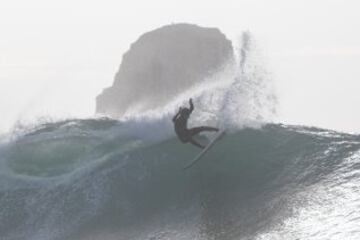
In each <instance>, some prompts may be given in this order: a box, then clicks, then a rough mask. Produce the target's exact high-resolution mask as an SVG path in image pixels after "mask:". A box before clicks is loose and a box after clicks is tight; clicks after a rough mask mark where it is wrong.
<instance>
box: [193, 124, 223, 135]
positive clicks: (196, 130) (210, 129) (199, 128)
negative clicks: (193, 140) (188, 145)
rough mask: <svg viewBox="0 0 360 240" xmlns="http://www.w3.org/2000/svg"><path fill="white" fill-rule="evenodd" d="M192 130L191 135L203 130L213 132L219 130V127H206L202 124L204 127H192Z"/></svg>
mask: <svg viewBox="0 0 360 240" xmlns="http://www.w3.org/2000/svg"><path fill="white" fill-rule="evenodd" d="M189 131H190V135H191V136H194V135H196V134H199V133H201V132H204V131H213V132H217V131H219V129H218V128H214V127H205V126H202V127H194V128H191V129H189Z"/></svg>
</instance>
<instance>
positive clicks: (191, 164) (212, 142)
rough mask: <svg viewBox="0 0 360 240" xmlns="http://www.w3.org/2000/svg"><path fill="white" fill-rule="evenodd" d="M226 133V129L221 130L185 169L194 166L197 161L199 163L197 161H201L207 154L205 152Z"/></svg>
mask: <svg viewBox="0 0 360 240" xmlns="http://www.w3.org/2000/svg"><path fill="white" fill-rule="evenodd" d="M224 135H225V131H224V130H220V132H219V133H218V134H217V135H216V136H215V137H214V139H213V140H211V141H210V143H209V144H208V145H207V146H206V147H205V148H204V149H203V150H202V151H201V152H200V153H199V154H198V155H197V156H196V157H195V158H194V160H192V161H191V162H190V163H189V164H188V165H186V166H185V167H184V168H183V169H184V170H186V169H188V168H190V167H191V166H193V165H194V164H195V163H197V161H199V160H200V159H201V158H202V157H203V156H204V155H205V153H207V152H208V151H209V150H210V149H211V148H212V146H213V145H214V144H215V142H217V141H218V140H220V138H221V137H223V136H224Z"/></svg>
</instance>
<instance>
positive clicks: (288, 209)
mask: <svg viewBox="0 0 360 240" xmlns="http://www.w3.org/2000/svg"><path fill="white" fill-rule="evenodd" d="M128 129H129V127H128V126H126V123H123V122H120V121H115V120H110V119H87V120H66V121H62V122H55V123H47V124H42V125H39V126H37V128H36V129H33V130H32V131H28V132H26V133H23V134H22V135H20V136H16V137H15V138H14V139H11V140H8V141H7V142H4V143H2V145H1V148H0V164H1V170H0V206H1V207H0V220H1V221H0V236H1V239H4V240H10V239H11V240H17V239H28V240H42V239H44V240H45V239H46V240H48V239H49V240H50V239H51V240H55V239H56V240H57V239H74V240H75V239H80V240H81V239H99V240H100V239H102V240H108V239H109V240H113V239H149V240H150V239H152V240H155V239H159V240H160V239H199V240H200V239H254V240H255V239H259V240H260V239H261V240H263V239H287V240H289V239H290V240H291V239H293V240H295V239H310V240H312V239H314V240H315V239H324V240H325V239H359V237H360V229H359V226H360V211H359V209H360V136H357V135H350V134H344V133H338V132H333V131H329V130H324V129H318V128H309V127H303V126H287V125H280V124H266V125H263V126H262V127H260V128H256V129H255V128H243V129H241V130H238V131H236V132H230V133H228V134H227V135H226V136H225V137H224V138H223V139H222V140H221V141H219V142H218V143H217V144H216V146H214V148H213V149H212V150H211V151H210V152H209V154H207V155H206V157H204V158H203V159H202V160H201V161H200V162H199V163H198V164H196V165H195V166H193V167H192V168H190V169H188V170H186V171H184V170H183V169H182V168H183V167H184V166H185V165H186V164H187V163H188V162H189V161H191V160H192V159H193V158H194V156H195V155H196V154H197V153H198V151H199V150H198V149H197V148H195V147H192V146H190V145H184V144H181V143H180V142H179V141H178V140H177V139H176V138H175V137H174V136H172V137H167V136H166V137H164V138H162V139H160V138H159V139H156V140H153V139H146V138H143V137H139V136H136V135H135V134H131V132H129V131H128ZM210 137H211V136H210ZM201 141H206V137H202V139H201Z"/></svg>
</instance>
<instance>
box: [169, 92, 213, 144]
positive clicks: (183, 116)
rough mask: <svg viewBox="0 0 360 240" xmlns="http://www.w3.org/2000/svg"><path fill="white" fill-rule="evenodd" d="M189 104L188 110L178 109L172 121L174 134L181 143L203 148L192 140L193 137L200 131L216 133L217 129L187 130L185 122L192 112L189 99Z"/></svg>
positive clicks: (202, 127)
mask: <svg viewBox="0 0 360 240" xmlns="http://www.w3.org/2000/svg"><path fill="white" fill-rule="evenodd" d="M189 103H190V108H180V109H179V111H178V113H177V114H176V115H175V116H174V117H173V119H172V120H173V122H174V127H175V132H176V134H177V136H178V137H179V139H180V141H181V142H183V143H187V142H190V143H192V144H194V145H195V146H197V147H200V148H204V146H202V145H201V144H199V143H198V142H196V141H195V140H194V139H193V136H194V135H196V134H198V133H200V132H202V131H218V130H219V129H217V128H214V127H205V126H201V127H195V128H190V129H188V128H187V121H188V119H189V117H190V114H191V113H192V111H193V110H194V105H193V103H192V100H191V99H190V101H189Z"/></svg>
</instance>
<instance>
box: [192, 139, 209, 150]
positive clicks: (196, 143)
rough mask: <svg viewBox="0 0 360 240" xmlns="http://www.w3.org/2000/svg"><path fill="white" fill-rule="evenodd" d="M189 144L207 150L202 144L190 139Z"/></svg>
mask: <svg viewBox="0 0 360 240" xmlns="http://www.w3.org/2000/svg"><path fill="white" fill-rule="evenodd" d="M189 143H191V144H193V145H195V146H197V147H199V148H201V149H204V148H205V146H203V145H201V144H200V143H198V142H196V141H195V140H194V139H192V138H191V139H190V140H189Z"/></svg>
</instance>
